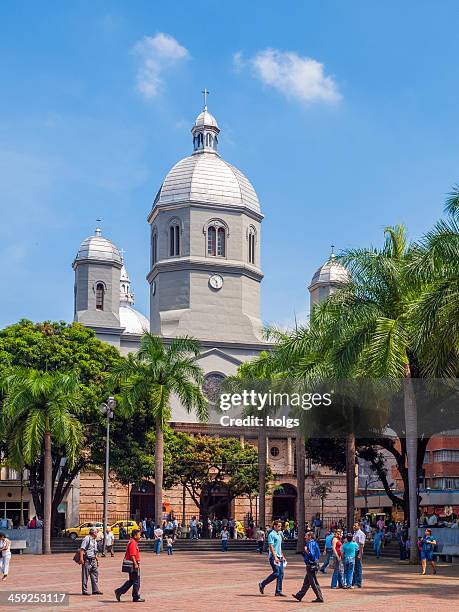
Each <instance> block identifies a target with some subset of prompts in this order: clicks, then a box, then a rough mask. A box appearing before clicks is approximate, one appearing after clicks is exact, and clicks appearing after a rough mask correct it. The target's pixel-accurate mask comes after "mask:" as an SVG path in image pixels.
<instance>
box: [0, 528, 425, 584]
mask: <svg viewBox="0 0 459 612" xmlns="http://www.w3.org/2000/svg"><path fill="white" fill-rule="evenodd" d="M436 544H437V541H436V540H435V538H433V537H432V529H428V528H427V529H426V530H425V533H424V537H423V538H422V540H421V551H420V552H421V555H420V556H421V567H422V571H421V574H422V575H423V576H425V574H426V570H427V561H429V562H430V565H431V566H432V572H433V573H434V574H436V573H437V568H436V567H435V561H434V560H433V551H434V546H436ZM2 554H3V553H2Z"/></svg>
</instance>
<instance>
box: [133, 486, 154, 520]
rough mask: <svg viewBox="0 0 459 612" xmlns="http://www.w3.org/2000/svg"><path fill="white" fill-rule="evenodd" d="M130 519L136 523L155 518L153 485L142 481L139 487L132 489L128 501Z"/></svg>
mask: <svg viewBox="0 0 459 612" xmlns="http://www.w3.org/2000/svg"><path fill="white" fill-rule="evenodd" d="M130 502H131V503H130V510H131V517H133V518H135V520H137V521H141V520H142V519H144V518H152V519H154V518H155V485H154V484H153V483H152V482H148V480H144V481H143V482H142V483H141V484H140V486H138V487H132V490H131V500H130Z"/></svg>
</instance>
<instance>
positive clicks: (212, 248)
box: [207, 225, 216, 256]
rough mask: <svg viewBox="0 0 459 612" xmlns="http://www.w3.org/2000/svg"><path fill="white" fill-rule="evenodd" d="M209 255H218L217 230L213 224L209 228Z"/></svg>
mask: <svg viewBox="0 0 459 612" xmlns="http://www.w3.org/2000/svg"><path fill="white" fill-rule="evenodd" d="M207 255H213V256H215V255H216V230H215V227H214V226H213V225H211V226H210V227H209V228H208V229H207Z"/></svg>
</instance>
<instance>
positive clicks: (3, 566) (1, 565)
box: [0, 533, 11, 580]
mask: <svg viewBox="0 0 459 612" xmlns="http://www.w3.org/2000/svg"><path fill="white" fill-rule="evenodd" d="M0 550H1V551H2V558H1V561H0V570H1V573H2V574H3V577H2V580H6V579H7V578H8V570H9V567H10V559H11V542H10V540H8V538H7V537H6V535H5V534H4V533H0Z"/></svg>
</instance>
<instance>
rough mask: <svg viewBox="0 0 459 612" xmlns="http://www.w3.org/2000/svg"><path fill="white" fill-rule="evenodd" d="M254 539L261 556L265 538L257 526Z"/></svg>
mask: <svg viewBox="0 0 459 612" xmlns="http://www.w3.org/2000/svg"><path fill="white" fill-rule="evenodd" d="M256 537H257V550H258V552H259V553H260V555H261V554H263V547H264V544H265V537H266V535H265V532H264V531H263V529H262V528H261V525H259V527H258V529H257V533H256Z"/></svg>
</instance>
